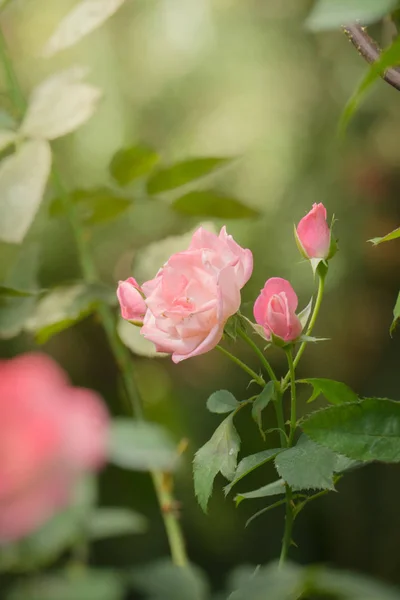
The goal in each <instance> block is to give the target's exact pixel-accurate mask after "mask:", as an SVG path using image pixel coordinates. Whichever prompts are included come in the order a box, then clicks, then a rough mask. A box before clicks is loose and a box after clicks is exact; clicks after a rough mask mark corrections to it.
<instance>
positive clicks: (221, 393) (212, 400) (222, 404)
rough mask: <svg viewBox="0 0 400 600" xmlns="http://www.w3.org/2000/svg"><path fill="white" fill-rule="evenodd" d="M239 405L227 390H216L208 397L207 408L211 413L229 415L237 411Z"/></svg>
mask: <svg viewBox="0 0 400 600" xmlns="http://www.w3.org/2000/svg"><path fill="white" fill-rule="evenodd" d="M238 406H240V403H239V402H238V401H237V400H236V398H235V396H234V395H233V394H231V392H228V390H218V391H217V392H214V393H213V394H211V396H209V398H208V400H207V408H208V410H209V411H210V412H212V413H219V414H223V413H229V412H232V411H234V410H236V409H237V407H238Z"/></svg>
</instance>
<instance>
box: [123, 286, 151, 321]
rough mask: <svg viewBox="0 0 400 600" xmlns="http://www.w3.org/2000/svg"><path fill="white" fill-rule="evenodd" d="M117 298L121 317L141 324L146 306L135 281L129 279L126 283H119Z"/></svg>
mask: <svg viewBox="0 0 400 600" xmlns="http://www.w3.org/2000/svg"><path fill="white" fill-rule="evenodd" d="M117 296H118V300H119V304H120V306H121V315H122V317H123V318H124V319H126V320H127V321H137V322H142V321H143V317H144V315H145V313H146V310H147V306H146V303H145V301H144V299H143V296H142V293H141V288H140V286H139V284H138V283H137V281H136V279H134V278H133V277H129V279H127V280H126V281H120V282H119V284H118V289H117Z"/></svg>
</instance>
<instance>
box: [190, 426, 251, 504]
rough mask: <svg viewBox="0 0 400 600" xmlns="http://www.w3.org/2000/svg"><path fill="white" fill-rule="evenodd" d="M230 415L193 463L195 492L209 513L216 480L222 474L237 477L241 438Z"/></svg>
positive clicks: (198, 452)
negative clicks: (209, 503)
mask: <svg viewBox="0 0 400 600" xmlns="http://www.w3.org/2000/svg"><path fill="white" fill-rule="evenodd" d="M232 416H233V415H229V417H227V418H226V419H225V420H224V421H222V423H221V424H220V425H219V427H217V429H216V430H215V431H214V433H213V435H212V437H211V439H210V440H209V441H208V442H207V443H206V444H204V446H202V447H201V448H200V449H199V450H198V451H197V452H196V455H195V457H194V461H193V477H194V490H195V493H196V497H197V500H198V502H199V504H200V506H201V508H202V509H203V510H204V512H207V505H208V500H209V498H210V496H211V494H212V489H213V484H214V479H215V477H216V476H217V474H218V473H221V474H222V475H223V476H224V477H226V479H228V480H231V479H233V478H234V476H235V471H236V462H237V455H238V452H239V448H240V437H239V435H238V433H237V431H236V429H235V427H234V425H233V419H232Z"/></svg>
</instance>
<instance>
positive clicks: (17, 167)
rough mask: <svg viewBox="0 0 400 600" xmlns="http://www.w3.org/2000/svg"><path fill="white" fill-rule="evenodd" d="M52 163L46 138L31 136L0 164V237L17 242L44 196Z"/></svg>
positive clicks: (10, 241) (9, 241)
mask: <svg viewBox="0 0 400 600" xmlns="http://www.w3.org/2000/svg"><path fill="white" fill-rule="evenodd" d="M50 166H51V150H50V146H49V144H48V142H46V141H43V140H30V141H28V142H25V143H23V144H22V145H21V146H20V148H19V149H18V150H17V152H16V153H15V154H11V156H7V157H6V158H5V159H4V160H3V161H2V162H1V164H0V240H1V241H3V242H8V243H10V244H20V243H21V242H22V240H23V239H24V237H25V235H26V233H27V232H28V229H29V227H30V225H31V223H32V221H33V219H34V218H35V215H36V213H37V210H38V208H39V206H40V203H41V201H42V199H43V194H44V190H45V188H46V183H47V179H48V177H49V173H50Z"/></svg>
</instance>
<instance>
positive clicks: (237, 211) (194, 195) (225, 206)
mask: <svg viewBox="0 0 400 600" xmlns="http://www.w3.org/2000/svg"><path fill="white" fill-rule="evenodd" d="M171 206H172V208H173V209H174V210H176V211H178V212H180V213H183V214H185V215H191V216H194V217H213V218H219V219H246V218H248V217H256V216H258V214H259V213H258V211H256V210H255V209H254V208H251V207H250V206H246V205H245V204H242V202H240V201H239V200H236V198H230V197H229V196H224V195H222V194H220V193H219V192H214V191H213V190H202V191H194V192H189V193H188V194H185V195H184V196H182V197H181V198H177V200H175V201H174V202H173V203H172V205H171Z"/></svg>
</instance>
